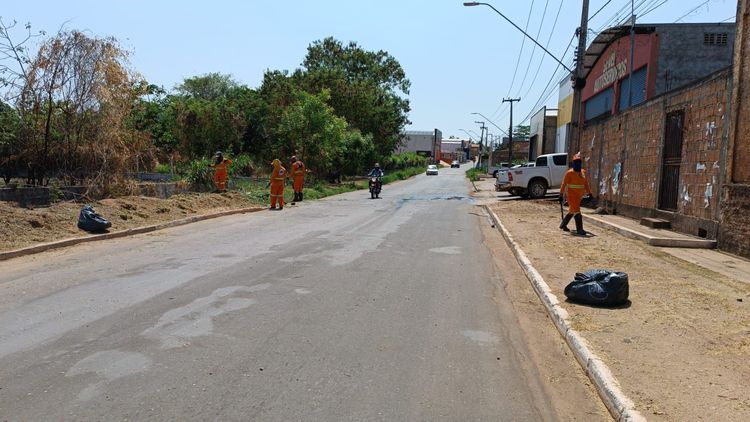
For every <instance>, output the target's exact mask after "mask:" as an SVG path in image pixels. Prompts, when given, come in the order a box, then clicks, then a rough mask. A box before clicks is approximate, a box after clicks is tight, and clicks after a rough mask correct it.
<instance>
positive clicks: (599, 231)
mask: <svg viewBox="0 0 750 422" xmlns="http://www.w3.org/2000/svg"><path fill="white" fill-rule="evenodd" d="M477 187H478V188H479V189H480V192H478V193H476V194H475V195H474V197H475V200H476V201H477V203H480V204H481V203H484V204H487V205H488V206H489V207H490V208H491V209H492V210H493V211H494V212H495V213H496V214H497V216H498V217H499V219H500V220H501V222H502V223H503V225H504V226H505V227H506V228H507V229H508V230H509V231H510V233H511V235H512V236H513V237H514V239H515V241H516V242H517V243H518V245H519V246H520V248H521V249H522V250H523V251H524V252H525V254H526V255H527V256H528V258H529V260H530V261H531V264H532V265H533V267H534V268H536V270H537V271H538V272H539V273H540V275H541V276H542V277H543V278H544V280H545V281H546V283H547V284H548V285H549V287H550V288H551V290H552V293H553V294H554V295H555V296H556V297H557V299H558V300H560V302H561V303H560V305H561V306H562V307H563V309H564V310H565V311H567V313H568V314H569V315H570V321H571V325H572V328H573V329H575V330H577V331H578V332H580V333H581V334H582V336H583V337H584V338H585V339H586V340H587V341H588V342H589V344H590V345H591V349H592V350H593V352H594V353H595V354H596V355H598V356H599V357H600V358H601V359H602V360H603V361H604V363H605V364H606V365H607V366H608V367H609V369H610V370H611V372H612V373H613V375H614V376H615V378H616V379H617V380H618V381H619V383H620V386H621V388H622V390H623V392H624V393H625V395H626V396H628V397H629V398H630V399H632V400H633V401H634V402H635V407H636V409H637V410H638V411H639V412H640V413H641V414H643V415H644V416H646V417H647V418H648V419H649V420H656V421H662V420H663V421H675V420H679V421H683V420H728V421H733V420H738V421H739V420H750V391H748V388H747V387H748V381H747V380H748V379H750V365H748V364H747V362H748V361H749V358H750V283H748V281H749V280H750V263H748V262H747V261H745V260H743V259H740V258H737V257H733V256H730V255H726V254H723V253H721V252H718V251H716V250H710V249H675V248H662V247H655V246H651V245H649V244H648V243H646V242H644V241H642V240H634V239H631V238H628V237H624V236H622V235H621V234H619V232H618V231H612V230H609V229H605V228H600V227H597V226H595V225H593V224H592V216H590V215H586V216H584V225H585V227H586V229H587V230H588V231H590V232H592V233H593V235H594V236H593V237H590V238H578V237H574V236H571V235H569V234H567V233H564V232H562V231H560V230H559V229H558V228H557V227H558V225H559V222H560V209H559V205H558V204H557V203H556V202H554V201H546V200H538V201H532V200H513V199H505V196H506V194H504V193H503V194H498V193H496V192H494V191H493V190H492V185H491V181H490V182H488V181H482V182H477ZM498 196H499V197H501V198H502V200H500V199H501V198H498ZM596 217H603V218H601V220H603V221H605V222H610V223H612V224H616V225H618V226H620V227H623V228H628V229H632V230H635V229H638V230H639V231H641V232H642V233H643V234H647V235H653V234H654V233H653V232H651V231H650V230H652V229H649V228H647V227H645V226H639V225H637V222H632V221H625V220H620V219H622V217H619V216H596ZM615 217H616V218H615ZM602 224H604V223H602ZM633 224H635V225H636V226H634V225H633ZM641 227H642V229H641ZM660 232H664V231H663V230H660ZM658 234H659V236H658V237H662V238H667V237H669V236H675V237H676V238H681V236H682V235H677V234H671V233H658ZM591 268H607V269H611V270H617V271H625V272H627V273H628V274H629V277H630V300H631V303H630V304H629V305H628V306H624V307H621V308H618V309H607V308H596V307H589V306H581V305H577V304H574V303H570V302H567V301H565V296H564V294H563V289H564V287H565V285H567V284H568V283H569V282H570V281H571V280H572V279H573V276H574V274H575V272H579V271H584V270H587V269H591Z"/></svg>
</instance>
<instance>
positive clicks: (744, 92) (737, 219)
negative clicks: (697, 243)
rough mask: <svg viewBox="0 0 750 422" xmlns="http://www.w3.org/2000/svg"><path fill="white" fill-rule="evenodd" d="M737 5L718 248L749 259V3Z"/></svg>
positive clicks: (741, 1) (723, 151) (738, 3)
mask: <svg viewBox="0 0 750 422" xmlns="http://www.w3.org/2000/svg"><path fill="white" fill-rule="evenodd" d="M748 3H750V2H748V0H739V1H738V2H737V34H736V35H737V40H736V42H735V47H734V66H733V71H732V73H733V74H732V93H731V104H732V107H731V111H730V112H729V119H728V120H729V137H728V142H727V146H726V148H724V149H723V150H722V154H723V157H725V160H726V168H725V171H724V173H725V177H724V178H723V180H722V185H721V212H720V226H719V239H718V240H719V247H720V248H722V249H725V250H727V251H730V252H733V253H737V254H739V255H742V256H746V257H750V45H749V43H748V41H750V34H749V32H750V20H748V13H750V4H748Z"/></svg>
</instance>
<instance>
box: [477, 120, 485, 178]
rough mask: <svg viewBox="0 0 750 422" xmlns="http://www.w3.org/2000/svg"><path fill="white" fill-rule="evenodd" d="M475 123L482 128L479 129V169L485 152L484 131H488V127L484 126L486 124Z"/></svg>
mask: <svg viewBox="0 0 750 422" xmlns="http://www.w3.org/2000/svg"><path fill="white" fill-rule="evenodd" d="M474 123H477V124H481V125H482V126H480V127H479V129H481V131H480V132H479V159H478V160H477V168H479V167H481V166H482V151H483V150H484V131H485V130H486V129H487V126H485V125H484V122H477V121H475V122H474Z"/></svg>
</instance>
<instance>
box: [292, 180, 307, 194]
mask: <svg viewBox="0 0 750 422" xmlns="http://www.w3.org/2000/svg"><path fill="white" fill-rule="evenodd" d="M303 186H305V176H295V177H294V191H295V192H296V193H301V192H302V187H303Z"/></svg>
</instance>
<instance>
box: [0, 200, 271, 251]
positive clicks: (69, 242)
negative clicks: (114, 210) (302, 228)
mask: <svg viewBox="0 0 750 422" xmlns="http://www.w3.org/2000/svg"><path fill="white" fill-rule="evenodd" d="M264 209H265V208H256V207H253V208H240V209H236V210H228V211H221V212H217V213H214V214H203V215H196V216H193V217H188V218H182V219H179V220H172V221H168V222H166V223H161V224H156V225H153V226H145V227H137V228H134V229H127V230H123V231H120V232H114V233H104V234H99V235H92V236H90V237H74V238H72V239H64V240H57V241H54V242H49V243H42V244H39V245H34V246H28V247H25V248H21V249H15V250H12V251H7V252H0V261H5V260H7V259H11V258H16V257H19V256H25V255H32V254H37V253H40V252H44V251H49V250H52V249H59V248H64V247H67V246H73V245H77V244H79V243H88V242H95V241H99V240H107V239H117V238H120V237H126V236H132V235H135V234H142V233H149V232H153V231H157V230H163V229H168V228H170V227H177V226H184V225H185V224H190V223H195V222H198V221H203V220H209V219H212V218H218V217H225V216H228V215H233V214H246V213H251V212H257V211H262V210H264Z"/></svg>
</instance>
